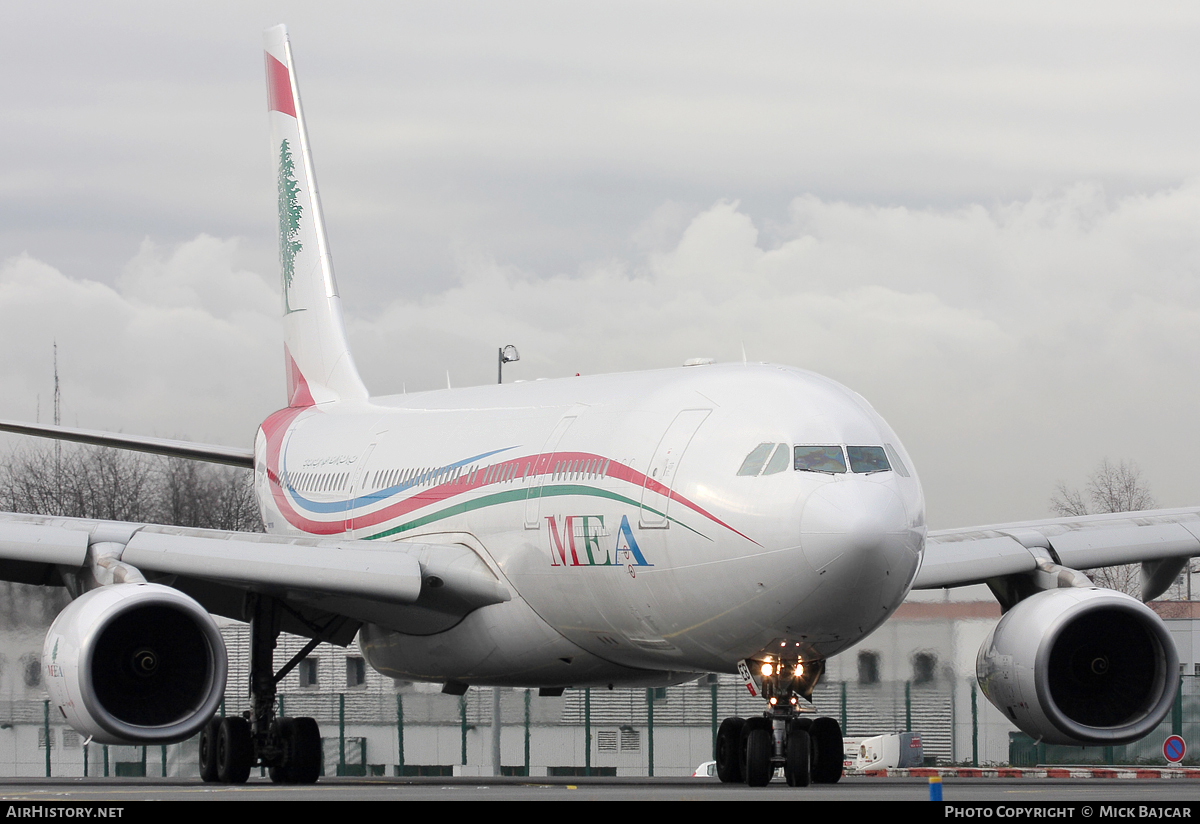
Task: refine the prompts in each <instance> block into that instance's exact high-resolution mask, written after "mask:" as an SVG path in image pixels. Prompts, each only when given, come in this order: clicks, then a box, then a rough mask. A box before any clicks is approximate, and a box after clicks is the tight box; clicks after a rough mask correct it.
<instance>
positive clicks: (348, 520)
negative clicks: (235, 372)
mask: <svg viewBox="0 0 1200 824" xmlns="http://www.w3.org/2000/svg"><path fill="white" fill-rule="evenodd" d="M265 44H266V45H265V61H266V75H267V100H268V110H269V119H270V139H271V153H272V156H273V157H274V161H275V172H276V174H275V180H276V194H277V205H278V226H279V235H278V240H279V259H280V270H281V286H282V304H283V329H284V358H283V361H284V368H285V370H286V376H287V383H286V385H287V392H288V397H287V404H286V406H284V407H283V408H281V409H280V410H279V411H277V412H275V413H273V414H272V415H270V416H269V417H268V418H267V419H266V420H265V421H263V422H262V424H261V425H260V426H259V428H258V430H257V433H256V436H255V439H254V446H253V448H252V449H251V448H236V447H220V446H211V445H206V444H196V443H188V442H181V441H173V440H166V439H159V438H142V437H138V436H130V435H116V434H110V433H103V432H95V431H85V430H79V429H71V428H66V427H57V426H41V425H32V424H22V423H14V422H5V423H3V424H2V425H0V428H3V429H5V430H7V431H14V432H21V433H25V434H32V435H39V436H43V437H53V438H60V439H65V440H72V441H79V442H84V443H91V444H101V445H106V446H116V447H122V448H129V449H137V450H142V451H147V452H152V453H158V454H165V455H173V456H181V457H187V458H192V459H197V460H206V461H215V462H219V463H225V464H231V465H234V466H243V467H247V468H250V469H252V470H253V472H254V488H255V492H256V494H257V497H258V502H259V506H260V508H261V514H262V520H263V523H264V526H265V527H266V534H239V533H230V532H217V531H209V530H201V529H190V528H182V527H171V526H163V525H155V524H141V523H119V522H111V521H99V520H86V519H70V518H59V517H46V516H35V515H22V514H16V513H13V514H5V515H3V516H0V576H2V577H4V578H7V579H8V580H13V581H21V582H25V583H36V584H43V585H48V586H63V587H66V588H67V589H68V591H69V592H70V594H71V595H72V596H73V600H72V602H71V603H70V604H69V605H68V606H67V607H66V609H64V610H63V612H62V613H61V614H60V615H59V616H58V618H57V619H56V620H55V622H54V624H53V625H52V627H51V628H50V630H49V632H48V634H47V636H46V641H45V648H44V656H43V665H44V668H45V682H46V685H47V690H48V692H49V695H50V698H51V703H52V705H53V707H54V712H56V713H58V714H59V715H60V716H61V717H62V718H64V719H65V720H66V721H67V722H69V723H70V724H71V725H72V726H73V727H74V728H75V729H77V730H78V731H79V732H80V733H81V734H83V735H85V736H88V737H89V738H90V739H91V740H95V741H98V742H105V743H111V744H122V743H123V744H143V745H145V744H161V743H168V742H174V741H180V740H183V739H185V738H188V737H190V736H193V735H196V734H197V733H199V735H200V773H201V776H202V778H203V779H204V780H205V781H211V782H224V783H240V782H244V781H246V779H247V777H248V775H249V773H250V770H251V769H252V767H254V766H262V767H265V768H268V769H269V772H270V776H271V779H272V780H274V781H277V782H285V783H309V782H313V781H315V780H317V778H318V775H319V772H320V766H321V764H320V730H319V728H318V726H317V724H316V722H315V721H314V720H313V719H311V718H291V717H282V716H279V715H278V713H277V702H276V700H275V699H276V684H277V683H278V681H279V680H280V679H281V678H282V677H283V676H284V675H286V674H287V673H288V672H289V671H290V670H291V669H292V668H293V667H295V666H296V664H297V663H298V662H299V661H300V660H301V659H302V658H303V657H304V656H305V655H307V654H308V653H309V652H310V651H311V650H312V649H313V648H314V647H315V645H316V644H317V643H319V642H322V641H325V642H331V643H334V644H342V645H345V644H349V643H351V642H352V641H353V640H354V639H355V638H356V637H357V639H358V642H359V644H360V646H361V648H362V650H363V654H364V655H365V657H366V659H367V661H368V662H369V663H370V665H371V666H372V667H374V668H375V669H377V670H378V671H380V672H382V673H384V674H386V675H389V676H392V677H394V678H402V679H405V680H419V681H426V682H434V683H440V684H442V687H443V689H444V690H445V691H446V692H449V693H453V694H462V693H463V692H464V691H465V690H467V689H468V688H469V687H471V686H489V685H491V686H511V687H529V688H538V689H539V690H541V691H542V693H543V694H551V695H553V694H561V691H562V690H563V689H566V688H579V687H587V686H616V685H622V686H651V685H668V684H677V683H681V682H685V681H687V680H690V679H694V678H696V677H697V676H698V675H700V674H704V673H709V672H727V673H740V674H741V676H742V678H743V679H744V681H745V683H746V686H747V688H748V689H749V690H750V691H751V692H753V693H754V694H756V695H759V696H761V697H762V699H763V705H762V706H763V711H762V714H761V715H757V716H754V717H751V718H727V719H725V720H724V721H723V722H722V723H721V725H720V728H719V730H718V734H717V740H716V746H715V750H716V751H715V753H714V758H715V760H716V762H717V773H718V775H719V777H720V779H721V780H722V781H723V782H728V783H738V782H745V783H747V784H750V785H752V786H761V785H764V784H766V783H767V782H768V781H770V780H771V777H772V775H773V773H774V771H775V769H776V768H777V767H782V768H783V770H784V775H785V777H786V779H787V783H788V784H789V785H792V786H805V785H808V784H810V783H813V782H815V783H832V782H835V781H837V780H838V779H839V778H840V777H841V775H842V758H843V752H842V731H841V729H840V727H839V725H838V722H837V720H836V719H832V718H825V717H816V714H815V713H814V712H813V710H812V707H811V698H812V693H813V688H814V687H815V685H816V684H817V683H818V682H819V681H820V679H821V677H822V675H823V673H824V669H825V662H826V661H827V660H828V659H829V658H830V657H832V656H834V655H837V654H838V653H840V652H843V651H845V650H847V649H849V648H850V647H852V646H854V645H855V644H857V643H858V642H859V641H861V640H862V639H863V638H865V637H866V636H867V635H869V634H870V633H871V632H872V631H873V630H874V629H876V628H877V627H878V626H879V625H880V624H882V623H883V622H884V621H886V620H887V619H888V617H889V616H890V615H891V614H892V613H893V612H894V611H895V610H896V609H897V607H898V606H899V605H900V603H901V602H902V601H903V600H904V599H905V597H906V596H907V595H908V593H909V592H910V591H911V590H912V589H914V588H926V589H933V588H942V587H953V586H963V585H969V584H977V583H986V584H987V585H988V586H989V587H990V588H991V590H992V592H993V593H995V595H996V597H997V599H998V600H999V602H1000V604H1001V607H1002V609H1003V617H1002V618H1001V620H1000V621H999V623H998V624H997V626H996V627H995V629H994V630H993V632H992V634H991V635H990V636H989V637H988V639H987V640H986V641H985V643H984V644H983V647H982V648H981V649H980V651H979V656H978V665H977V674H978V677H979V682H980V685H981V687H982V689H983V690H984V692H985V693H986V694H987V696H988V698H989V699H990V700H991V701H992V702H993V703H994V704H995V705H996V706H997V707H999V708H1000V710H1001V711H1002V712H1003V713H1004V714H1005V715H1006V716H1008V717H1009V718H1010V719H1011V720H1012V721H1013V723H1014V724H1016V725H1017V726H1018V727H1020V728H1021V729H1023V730H1025V731H1026V732H1028V733H1029V734H1030V735H1032V736H1033V737H1035V738H1036V739H1038V740H1042V741H1046V742H1057V743H1072V744H1115V743H1120V742H1126V741H1131V740H1135V739H1138V738H1140V737H1143V736H1145V735H1146V734H1147V733H1149V732H1150V731H1151V730H1152V729H1153V728H1154V727H1155V726H1156V725H1157V724H1158V723H1159V722H1160V721H1161V720H1162V719H1163V717H1164V716H1165V714H1166V713H1167V712H1168V711H1169V709H1170V707H1171V703H1172V700H1173V698H1174V695H1175V690H1176V685H1177V683H1178V670H1179V662H1178V655H1177V653H1176V650H1175V647H1174V644H1173V643H1172V641H1171V638H1170V635H1169V633H1168V632H1167V630H1166V628H1165V625H1164V624H1163V622H1162V621H1161V620H1160V619H1159V618H1158V617H1157V616H1156V615H1155V613H1154V612H1152V611H1151V610H1150V609H1148V608H1147V607H1146V606H1145V604H1144V603H1143V601H1144V600H1149V599H1151V598H1153V597H1156V596H1157V595H1159V594H1161V593H1162V592H1163V591H1165V590H1166V588H1167V587H1168V586H1169V585H1170V584H1171V582H1172V581H1173V580H1174V579H1175V577H1176V576H1177V575H1178V573H1179V572H1180V570H1181V569H1182V568H1183V565H1184V564H1185V563H1186V561H1187V558H1189V557H1190V556H1193V555H1197V554H1200V508H1195V509H1181V510H1160V511H1155V512H1140V513H1124V514H1120V515H1113V516H1092V517H1081V518H1072V519H1065V520H1053V521H1031V522H1027V523H1021V524H1007V525H993V526H986V527H978V528H974V529H963V530H952V531H947V532H939V533H933V534H929V533H928V531H927V528H926V523H925V502H924V496H923V493H922V491H921V484H920V481H919V479H918V476H917V472H916V468H915V467H914V465H913V461H912V458H911V457H910V456H909V454H908V452H906V451H905V449H904V446H903V444H902V443H901V441H900V438H899V437H898V436H897V435H896V433H895V432H894V431H893V430H892V428H891V427H890V426H888V424H887V423H886V422H885V421H884V420H883V419H882V418H881V417H880V416H879V415H878V414H877V413H876V412H875V410H874V409H873V408H872V407H871V405H870V404H869V403H868V402H867V401H866V400H864V399H863V398H862V397H861V396H860V395H858V394H856V393H855V392H853V391H851V390H850V389H847V388H846V387H844V386H841V385H840V384H838V383H836V382H834V381H832V380H829V379H828V378H824V377H821V376H820V375H816V374H813V373H812V372H807V371H804V370H801V369H795V368H791V367H787V366H774V365H766V364H748V363H734V364H716V363H711V362H696V363H692V364H690V365H684V366H681V367H678V368H674V369H664V370H659V371H650V372H638V373H631V374H617V375H597V376H586V377H573V378H565V379H560V380H544V381H541V380H539V381H529V382H519V383H513V384H507V385H504V384H498V385H492V386H479V387H472V388H464V389H454V390H451V389H446V390H442V391H431V392H421V393H411V394H405V395H401V396H397V397H372V396H371V395H370V394H369V393H368V392H367V389H366V387H365V386H364V385H363V382H362V380H361V379H360V378H359V375H358V371H357V369H356V367H355V363H354V358H353V356H352V354H351V351H350V348H349V346H348V343H347V337H346V332H345V328H344V326H343V320H342V311H341V299H340V297H339V292H338V286H337V282H336V280H335V277H334V268H333V262H332V258H331V256H330V251H329V244H328V241H327V239H326V232H325V228H324V224H323V216H322V211H321V203H320V197H319V194H318V190H317V182H316V174H315V170H314V166H313V153H312V150H311V147H310V145H309V138H308V133H307V131H306V128H305V121H304V114H303V110H302V108H301V103H300V92H299V86H298V85H297V80H296V71H295V64H294V61H293V58H292V48H291V44H290V42H289V39H288V36H287V32H286V29H285V28H284V27H283V26H278V27H275V28H272V29H269V30H267V32H266V34H265ZM1115 563H1141V564H1142V568H1143V592H1142V596H1143V598H1142V601H1139V600H1138V599H1136V598H1133V597H1130V596H1128V595H1125V594H1122V593H1119V592H1114V591H1111V590H1106V589H1102V588H1099V587H1096V586H1094V585H1093V584H1092V582H1091V581H1090V580H1089V579H1088V578H1087V577H1086V576H1085V575H1083V574H1082V572H1080V571H1079V570H1083V569H1088V568H1092V567H1097V566H1104V565H1111V564H1115ZM213 615H221V616H226V617H230V618H234V619H237V620H241V621H246V622H248V623H249V624H250V628H251V632H250V637H251V641H250V643H251V651H250V662H251V664H250V684H249V687H248V688H249V695H250V698H251V706H252V709H251V710H250V711H248V712H247V713H246V715H245V716H244V717H242V716H235V717H225V718H220V717H218V716H217V710H218V707H219V704H220V702H221V700H222V697H223V693H224V689H225V684H226V676H227V672H228V663H227V661H228V659H227V652H226V649H225V646H224V643H223V641H222V638H221V635H220V633H219V632H218V631H217V627H216V624H215V622H214V620H213V618H212V616H213ZM281 632H291V633H296V634H298V635H301V636H305V637H307V638H309V639H311V641H310V643H309V644H308V646H306V647H305V648H304V650H302V651H301V652H300V653H299V654H298V655H297V656H294V657H293V658H292V659H291V660H289V661H287V662H283V663H282V665H280V666H277V662H276V661H275V660H274V649H275V645H276V640H277V638H278V636H279V634H280V633H281Z"/></svg>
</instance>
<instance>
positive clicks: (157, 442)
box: [0, 421, 254, 469]
mask: <svg viewBox="0 0 1200 824" xmlns="http://www.w3.org/2000/svg"><path fill="white" fill-rule="evenodd" d="M0 432H15V433H16V434H18V435H33V436H34V437H38V438H51V439H53V440H57V441H72V442H74V443H86V444H90V445H92V446H111V447H114V448H117V449H132V450H133V451H135V452H149V453H151V454H152V455H166V456H168V457H171V458H188V459H190V460H193V461H208V462H209V463H219V464H228V465H229V466H240V467H242V468H244V469H253V468H254V450H253V449H249V448H242V447H236V446H216V445H214V444H207V443H193V442H191V441H177V440H173V439H170V438H149V437H145V436H142V435H121V434H118V433H115V432H101V431H99V430H95V429H76V428H74V427H70V426H54V425H51V424H37V423H21V422H19V421H0Z"/></svg>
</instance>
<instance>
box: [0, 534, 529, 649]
mask: <svg viewBox="0 0 1200 824" xmlns="http://www.w3.org/2000/svg"><path fill="white" fill-rule="evenodd" d="M129 568H132V572H130V570H129ZM137 573H141V575H142V576H144V577H145V579H146V580H147V581H149V582H152V583H165V584H168V585H169V586H172V587H174V588H175V589H178V590H180V591H182V592H184V593H186V594H188V595H190V596H191V597H193V598H195V599H196V601H198V602H199V603H200V604H201V606H203V607H204V608H205V609H206V610H208V611H209V612H211V613H214V614H217V615H224V616H226V617H229V618H234V619H237V620H246V618H247V616H246V615H244V614H243V604H244V601H245V595H246V593H248V592H260V593H268V594H271V595H273V596H276V597H278V598H279V599H280V600H281V601H282V602H283V603H284V604H285V605H286V606H287V607H288V614H287V615H286V616H285V618H284V626H283V629H284V630H285V631H287V632H293V633H296V634H299V635H305V636H308V637H311V638H320V639H321V640H327V641H332V642H334V643H341V644H345V643H348V642H349V641H350V640H351V639H352V638H353V637H354V633H355V632H356V631H357V630H358V627H359V626H360V625H361V624H363V623H378V624H382V625H384V626H389V627H391V628H393V629H399V630H405V629H408V630H410V631H421V630H426V629H428V628H430V627H434V626H452V625H453V624H454V623H457V622H458V621H459V620H461V618H462V617H463V616H464V615H466V614H467V613H468V612H471V611H472V610H474V609H477V608H479V607H481V606H485V605H487V604H494V603H501V602H503V601H507V600H509V599H510V597H511V596H510V595H509V593H508V590H507V588H506V587H505V586H504V584H503V583H502V582H501V581H500V579H499V578H498V577H497V576H496V574H495V573H494V572H493V571H492V570H491V569H490V568H489V567H488V566H487V564H486V563H485V562H484V561H483V560H482V559H481V558H480V557H479V556H478V555H476V554H475V553H474V552H473V551H472V550H471V549H470V548H469V547H467V546H464V545H462V544H447V545H440V544H439V545H433V544H423V543H414V542H392V543H381V542H373V541H352V540H336V539H321V538H311V537H288V536H278V535H264V534H259V533H242V532H222V531H218V530H208V529H195V528H186V527H171V526H157V525H151V524H137V523H122V522H115V521H100V520H90V519H78V518H55V517H48V516H39V515H17V514H9V513H3V514H0V578H3V579H6V580H10V581H17V582H21V583H32V584H44V585H46V584H48V585H66V584H69V583H71V582H72V576H84V578H85V579H86V577H87V576H89V575H90V576H91V577H92V578H94V579H95V581H96V582H97V583H109V582H119V581H121V580H130V579H129V578H128V577H124V578H123V577H122V576H128V575H130V574H132V575H134V576H135V577H134V578H133V579H132V580H137V579H136V575H137ZM84 588H86V587H84Z"/></svg>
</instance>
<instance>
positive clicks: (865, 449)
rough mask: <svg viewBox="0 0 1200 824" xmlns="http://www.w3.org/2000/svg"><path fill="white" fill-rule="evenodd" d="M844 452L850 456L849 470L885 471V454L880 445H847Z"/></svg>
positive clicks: (887, 466) (886, 464)
mask: <svg viewBox="0 0 1200 824" xmlns="http://www.w3.org/2000/svg"><path fill="white" fill-rule="evenodd" d="M846 454H847V455H849V456H850V471H851V472H863V473H867V472H887V471H888V470H889V469H891V466H889V465H888V459H887V455H886V454H885V453H884V451H883V447H882V446H847V447H846Z"/></svg>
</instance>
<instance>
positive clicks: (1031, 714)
mask: <svg viewBox="0 0 1200 824" xmlns="http://www.w3.org/2000/svg"><path fill="white" fill-rule="evenodd" d="M975 669H976V675H977V677H978V678H979V684H980V687H982V689H983V692H984V694H985V695H987V697H988V700H989V701H991V702H992V703H993V704H994V705H995V706H996V707H997V708H999V709H1000V711H1001V712H1003V713H1004V714H1005V715H1007V716H1008V717H1009V718H1011V719H1012V721H1013V723H1015V724H1016V725H1017V726H1018V727H1020V728H1021V729H1022V730H1024V731H1025V732H1027V733H1028V734H1029V735H1031V736H1033V737H1034V738H1036V739H1041V740H1043V741H1045V742H1046V743H1049V744H1073V745H1077V746H1078V745H1082V744H1105V745H1107V744H1122V743H1125V742H1128V741H1136V740H1137V739H1139V738H1142V737H1143V736H1145V735H1147V734H1148V733H1149V732H1150V731H1151V730H1153V729H1154V728H1155V727H1156V726H1157V725H1158V723H1159V722H1160V721H1162V719H1163V717H1164V716H1166V714H1167V712H1168V711H1169V710H1170V709H1171V703H1172V701H1173V700H1174V698H1175V689H1176V685H1177V683H1178V681H1179V655H1178V653H1177V652H1176V651H1175V644H1174V642H1173V641H1172V640H1171V636H1170V633H1169V632H1168V631H1167V627H1166V625H1165V624H1164V623H1163V622H1162V620H1161V619H1160V618H1159V617H1158V616H1157V615H1155V614H1154V613H1153V612H1152V611H1151V610H1150V609H1149V608H1148V607H1147V606H1146V605H1145V604H1143V603H1142V602H1141V601H1138V600H1137V599H1135V598H1131V597H1130V596H1128V595H1124V594H1122V593H1120V592H1114V591H1113V590H1110V589H1098V588H1086V589H1085V588H1075V587H1072V588H1064V589H1053V590H1048V591H1045V592H1039V593H1037V594H1036V595H1033V596H1030V597H1029V598H1026V599H1025V600H1023V601H1021V602H1020V603H1018V604H1017V605H1016V606H1014V607H1013V608H1012V609H1010V610H1009V611H1008V612H1007V613H1006V614H1005V616H1004V617H1003V618H1001V619H1000V623H998V624H997V625H996V627H995V629H993V630H992V632H991V634H990V635H989V636H988V637H987V640H985V641H984V642H983V646H982V647H980V649H979V656H978V658H977V659H976V664H975Z"/></svg>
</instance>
